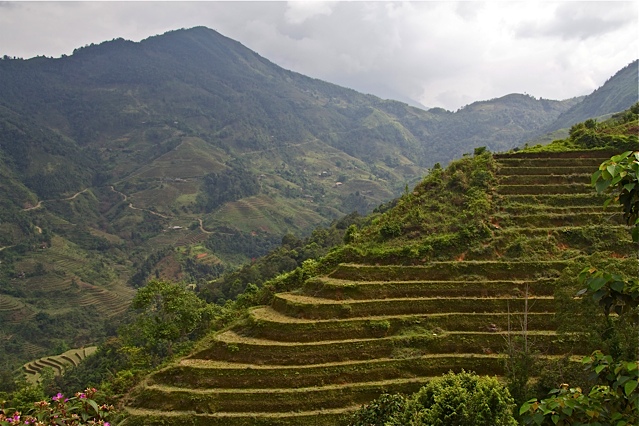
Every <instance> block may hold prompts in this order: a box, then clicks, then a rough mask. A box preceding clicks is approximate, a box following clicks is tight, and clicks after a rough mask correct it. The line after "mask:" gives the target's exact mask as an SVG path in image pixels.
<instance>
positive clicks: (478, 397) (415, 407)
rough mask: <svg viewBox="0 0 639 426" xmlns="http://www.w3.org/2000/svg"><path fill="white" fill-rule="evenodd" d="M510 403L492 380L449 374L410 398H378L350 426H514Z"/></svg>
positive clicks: (500, 388)
mask: <svg viewBox="0 0 639 426" xmlns="http://www.w3.org/2000/svg"><path fill="white" fill-rule="evenodd" d="M513 407H514V401H513V399H512V397H511V396H510V393H509V392H508V389H506V388H505V387H504V386H503V385H502V384H501V383H499V381H498V380H497V379H496V378H494V377H488V376H478V375H476V374H475V373H471V372H465V371H463V370H462V372H461V373H457V374H456V373H453V372H449V373H448V374H445V375H444V376H442V377H439V378H436V379H433V380H431V381H430V382H428V383H427V384H426V385H425V386H424V387H422V388H421V389H420V390H419V391H418V392H416V393H414V394H413V395H411V396H408V397H403V396H401V395H382V396H381V397H380V398H378V399H376V400H375V401H373V402H371V403H370V404H368V405H366V406H364V407H362V408H360V409H359V410H358V411H357V412H356V413H355V414H354V415H353V417H352V419H351V422H350V426H375V425H384V426H405V425H411V426H421V425H423V426H426V425H429V426H430V425H433V426H444V425H459V426H515V425H517V422H516V421H515V419H514V417H513Z"/></svg>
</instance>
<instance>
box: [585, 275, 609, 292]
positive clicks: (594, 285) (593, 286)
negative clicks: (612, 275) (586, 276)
mask: <svg viewBox="0 0 639 426" xmlns="http://www.w3.org/2000/svg"><path fill="white" fill-rule="evenodd" d="M605 284H606V279H605V278H604V277H596V278H593V279H592V280H590V281H589V282H588V287H589V288H590V290H592V291H597V290H599V289H600V288H601V287H603V286H604V285H605Z"/></svg>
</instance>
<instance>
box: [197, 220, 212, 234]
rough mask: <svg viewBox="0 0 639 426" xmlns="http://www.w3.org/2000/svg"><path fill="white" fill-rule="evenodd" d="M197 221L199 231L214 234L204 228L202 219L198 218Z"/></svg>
mask: <svg viewBox="0 0 639 426" xmlns="http://www.w3.org/2000/svg"><path fill="white" fill-rule="evenodd" d="M197 221H198V222H200V231H202V232H204V233H205V234H214V232H213V231H207V230H206V229H204V226H203V225H202V219H200V218H198V219H197Z"/></svg>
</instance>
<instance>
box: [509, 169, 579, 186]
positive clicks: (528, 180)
mask: <svg viewBox="0 0 639 426" xmlns="http://www.w3.org/2000/svg"><path fill="white" fill-rule="evenodd" d="M540 172H541V170H540ZM590 175H591V173H579V174H562V175H554V174H540V175H521V174H514V175H504V176H501V177H500V179H499V184H500V185H570V184H574V183H581V184H589V183H590Z"/></svg>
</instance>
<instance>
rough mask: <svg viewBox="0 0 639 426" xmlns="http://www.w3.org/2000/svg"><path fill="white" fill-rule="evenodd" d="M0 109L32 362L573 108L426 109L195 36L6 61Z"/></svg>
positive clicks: (23, 339)
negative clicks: (138, 307)
mask: <svg viewBox="0 0 639 426" xmlns="http://www.w3.org/2000/svg"><path fill="white" fill-rule="evenodd" d="M0 93H2V96H1V97H0V195H1V196H2V199H0V203H2V209H1V210H0V221H1V222H0V260H2V263H1V264H0V306H6V307H7V309H6V310H3V311H2V313H1V316H2V318H3V319H6V320H7V321H4V322H3V323H2V324H3V325H2V329H0V338H5V337H6V338H7V339H8V340H7V341H8V342H9V346H10V347H11V348H12V352H11V354H12V355H11V356H12V357H15V358H22V359H24V358H25V357H30V358H37V357H38V356H41V355H43V354H45V353H49V352H51V351H52V348H58V349H64V347H65V345H72V346H79V345H83V344H86V343H88V342H89V341H90V340H91V339H94V338H95V336H99V335H101V334H102V333H104V332H105V330H107V329H109V328H113V324H112V322H113V318H115V317H117V316H119V315H120V314H122V313H123V312H124V311H126V308H127V304H128V301H129V300H130V298H131V295H132V293H133V287H135V286H140V285H143V284H144V283H145V282H146V280H147V278H148V277H150V276H156V277H160V278H165V279H172V280H185V281H189V282H197V281H198V280H209V279H211V278H212V277H215V276H217V275H219V274H220V273H221V272H222V271H224V270H227V269H229V268H232V267H236V266H238V265H240V264H243V263H245V262H248V261H249V260H250V259H252V258H256V257H259V256H261V255H263V254H265V253H267V252H268V251H269V250H270V249H272V248H273V247H275V246H277V245H278V244H279V243H280V241H281V240H282V236H284V235H285V234H287V233H294V234H297V235H308V234H310V233H311V231H312V230H313V229H315V228H316V227H317V226H318V225H326V224H329V223H330V222H331V221H334V220H335V219H337V218H340V217H342V216H344V215H345V214H348V213H351V212H353V211H359V212H362V213H363V212H369V211H371V210H372V209H374V208H375V207H376V206H378V205H380V204H381V203H383V202H386V201H388V200H390V199H392V198H394V197H396V196H397V195H399V194H400V193H402V192H403V191H404V190H405V188H406V187H407V186H408V185H410V186H412V185H413V184H414V183H415V182H417V181H418V180H420V179H421V177H422V176H423V175H424V174H426V172H427V169H428V168H429V167H433V166H434V165H435V164H436V163H448V162H449V161H450V160H451V159H453V158H456V157H460V156H462V155H463V154H464V153H467V152H472V150H473V148H475V147H478V146H487V147H488V148H489V149H491V150H493V151H500V150H506V149H510V148H512V147H514V146H517V145H518V144H519V143H521V142H522V141H524V140H526V139H527V138H529V137H531V136H534V135H535V134H539V133H540V132H542V129H545V128H546V127H547V126H549V125H550V124H551V123H552V122H554V121H555V120H556V119H557V118H558V117H559V116H560V115H561V114H562V113H564V112H566V111H567V110H568V109H569V108H571V107H573V106H575V105H576V104H578V103H579V101H580V100H579V99H571V100H566V101H548V100H540V99H534V98H532V97H529V96H525V95H508V96H505V97H503V98H499V99H494V100H490V101H485V102H477V103H474V104H471V105H469V106H467V107H465V108H463V109H462V110H460V111H458V112H449V111H445V110H441V109H433V110H429V111H424V110H421V109H418V108H414V107H411V106H408V105H406V104H404V103H400V102H395V101H389V100H381V99H379V98H377V97H375V96H371V95H363V94H360V93H357V92H355V91H353V90H350V89H346V88H343V87H339V86H336V85H334V84H330V83H327V82H323V81H320V80H316V79H311V78H308V77H306V76H303V75H301V74H298V73H294V72H291V71H288V70H285V69H282V68H281V67H278V66H277V65H275V64H273V63H272V62H270V61H268V60H267V59H265V58H262V57H261V56H259V55H258V54H256V53H255V52H252V51H251V50H249V49H248V48H246V47H244V46H242V45H241V44H240V43H238V42H236V41H234V40H231V39H229V38H226V37H224V36H222V35H220V34H219V33H217V32H215V31H213V30H210V29H207V28H203V27H198V28H192V29H188V30H178V31H172V32H169V33H166V34H163V35H159V36H154V37H151V38H148V39H146V40H143V41H141V42H139V43H135V42H131V41H126V40H123V39H116V40H112V41H108V42H104V43H101V44H99V45H90V46H85V47H82V48H78V49H76V50H75V51H74V53H73V54H72V55H70V56H63V57H61V58H56V59H54V58H46V57H37V58H33V59H29V60H22V59H9V58H7V57H5V58H4V59H3V60H0ZM96 313H97V314H99V317H100V322H99V323H96V322H95V321H91V320H90V319H91V318H93V317H94V316H95V315H96ZM76 324H86V326H84V327H80V328H78V327H77V326H76ZM47 330H49V332H47ZM51 330H52V331H51ZM58 352H63V351H58ZM0 355H1V354H0ZM1 361H2V359H0V362H1Z"/></svg>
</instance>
